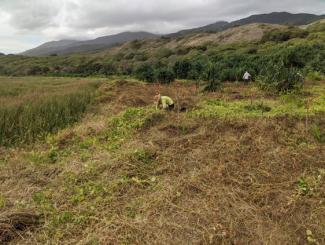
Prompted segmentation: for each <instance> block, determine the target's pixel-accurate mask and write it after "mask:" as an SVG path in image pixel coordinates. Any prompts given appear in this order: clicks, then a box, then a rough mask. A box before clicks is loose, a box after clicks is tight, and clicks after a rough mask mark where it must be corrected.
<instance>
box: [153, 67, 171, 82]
mask: <svg viewBox="0 0 325 245" xmlns="http://www.w3.org/2000/svg"><path fill="white" fill-rule="evenodd" d="M155 77H156V80H157V81H158V82H160V83H171V82H173V81H174V80H175V74H174V72H173V70H172V69H170V68H159V69H157V70H156V71H155Z"/></svg>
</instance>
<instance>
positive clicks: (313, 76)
mask: <svg viewBox="0 0 325 245" xmlns="http://www.w3.org/2000/svg"><path fill="white" fill-rule="evenodd" d="M306 79H307V80H310V81H321V80H324V79H325V78H324V76H322V74H320V72H318V71H311V72H309V73H308V74H307V77H306Z"/></svg>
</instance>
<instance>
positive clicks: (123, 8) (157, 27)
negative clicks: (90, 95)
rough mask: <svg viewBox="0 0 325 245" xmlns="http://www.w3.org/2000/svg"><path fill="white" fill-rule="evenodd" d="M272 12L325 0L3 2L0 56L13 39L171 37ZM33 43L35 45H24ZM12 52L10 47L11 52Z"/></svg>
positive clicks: (311, 7) (317, 9)
mask: <svg viewBox="0 0 325 245" xmlns="http://www.w3.org/2000/svg"><path fill="white" fill-rule="evenodd" d="M272 11H289V12H294V13H297V12H308V13H315V14H323V13H324V12H325V1H323V0H309V1H306V0H277V1H268V2H265V1H261V0H246V1H242V0H28V1H27V0H0V28H1V30H4V31H5V32H4V31H1V32H2V33H4V34H2V35H1V36H0V37H1V39H0V52H1V51H2V50H4V49H5V48H6V47H5V48H2V47H3V46H4V45H7V44H8V43H9V41H8V39H10V38H14V39H15V40H16V41H17V40H22V42H25V45H22V44H21V45H17V48H16V49H15V48H10V50H12V51H20V49H21V47H25V46H28V45H35V44H36V42H37V41H43V40H44V41H45V40H53V39H54V40H55V39H62V38H94V37H97V36H101V35H108V34H113V33H117V32H121V31H127V30H130V31H132V30H134V31H136V30H146V31H151V32H155V33H168V32H173V31H177V30H180V29H184V28H191V27H197V26H202V25H205V24H210V23H212V22H215V21H218V20H233V19H238V18H242V17H246V16H248V15H251V14H257V13H266V12H272ZM24 40H34V41H24ZM6 49H8V48H6Z"/></svg>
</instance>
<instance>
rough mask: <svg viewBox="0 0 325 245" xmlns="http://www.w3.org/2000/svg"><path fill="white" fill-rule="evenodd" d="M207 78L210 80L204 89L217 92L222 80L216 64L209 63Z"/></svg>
mask: <svg viewBox="0 0 325 245" xmlns="http://www.w3.org/2000/svg"><path fill="white" fill-rule="evenodd" d="M206 80H207V81H208V82H207V84H206V86H205V87H204V91H208V92H215V91H217V90H218V89H219V88H220V86H221V83H220V80H219V79H218V70H217V66H216V65H215V64H209V65H208V68H207V70H206Z"/></svg>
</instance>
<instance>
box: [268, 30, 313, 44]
mask: <svg viewBox="0 0 325 245" xmlns="http://www.w3.org/2000/svg"><path fill="white" fill-rule="evenodd" d="M308 34H309V32H308V31H306V30H302V29H300V28H295V27H294V28H288V29H285V30H272V31H269V32H266V33H265V34H264V36H263V38H262V42H269V41H272V42H285V41H288V40H290V39H293V38H305V37H307V36H308Z"/></svg>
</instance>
